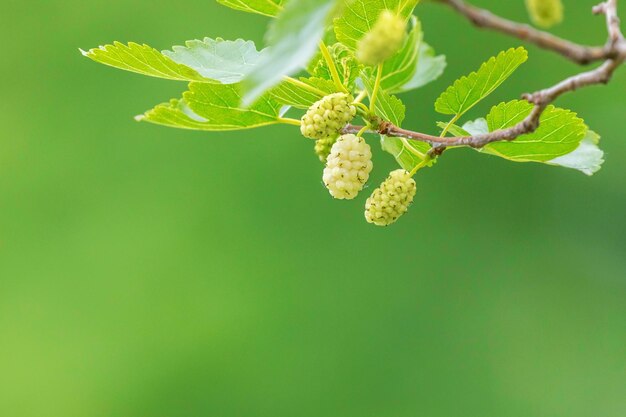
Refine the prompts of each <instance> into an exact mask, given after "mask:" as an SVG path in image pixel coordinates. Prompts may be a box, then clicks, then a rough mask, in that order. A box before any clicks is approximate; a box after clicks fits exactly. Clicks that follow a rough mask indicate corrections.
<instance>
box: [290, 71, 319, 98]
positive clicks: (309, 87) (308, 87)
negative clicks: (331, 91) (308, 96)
mask: <svg viewBox="0 0 626 417" xmlns="http://www.w3.org/2000/svg"><path fill="white" fill-rule="evenodd" d="M284 80H285V81H287V82H288V83H291V84H294V85H297V86H298V87H301V88H303V89H305V90H308V91H310V92H311V93H313V94H315V95H318V96H320V98H322V97H325V96H326V95H328V93H327V92H325V91H322V90H320V89H319V88H316V87H313V86H312V85H309V84H307V83H305V82H302V81H300V80H297V79H295V78H292V77H287V76H285V77H284Z"/></svg>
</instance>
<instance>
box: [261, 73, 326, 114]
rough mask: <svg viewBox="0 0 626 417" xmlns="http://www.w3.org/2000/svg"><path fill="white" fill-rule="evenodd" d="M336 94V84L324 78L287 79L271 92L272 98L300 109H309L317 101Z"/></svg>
mask: <svg viewBox="0 0 626 417" xmlns="http://www.w3.org/2000/svg"><path fill="white" fill-rule="evenodd" d="M315 90H319V91H315ZM335 92H336V87H335V83H333V82H332V81H330V80H325V79H322V78H300V79H299V80H295V79H293V78H286V79H285V80H284V81H283V82H282V83H280V84H278V85H277V86H276V87H274V88H273V89H271V90H270V94H271V95H272V97H274V99H275V100H277V101H278V102H279V103H282V104H285V105H288V106H292V107H296V108H298V109H308V108H309V107H311V105H312V104H313V103H315V102H316V101H319V100H321V99H322V98H323V97H324V96H327V95H329V94H332V93H335Z"/></svg>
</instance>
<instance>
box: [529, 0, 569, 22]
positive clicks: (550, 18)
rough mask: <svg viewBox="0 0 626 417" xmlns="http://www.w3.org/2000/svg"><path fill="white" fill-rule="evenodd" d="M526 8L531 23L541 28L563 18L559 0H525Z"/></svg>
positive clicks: (561, 4) (561, 5)
mask: <svg viewBox="0 0 626 417" xmlns="http://www.w3.org/2000/svg"><path fill="white" fill-rule="evenodd" d="M526 8H527V9H528V13H529V14H530V18H531V19H532V21H533V23H535V24H536V25H537V26H541V27H543V28H549V27H552V26H554V25H556V24H558V23H561V21H562V20H563V3H562V2H561V0H526Z"/></svg>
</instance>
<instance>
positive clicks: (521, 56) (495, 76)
mask: <svg viewBox="0 0 626 417" xmlns="http://www.w3.org/2000/svg"><path fill="white" fill-rule="evenodd" d="M527 59H528V52H527V51H526V49H524V48H522V47H520V48H517V49H513V48H511V49H509V50H508V51H506V52H500V53H499V54H498V56H496V57H492V58H490V59H489V60H488V61H487V62H485V63H484V64H482V65H481V67H480V69H479V70H478V71H476V72H472V73H471V74H470V75H468V76H466V77H462V78H460V79H458V80H456V81H455V82H454V84H453V85H452V86H450V87H448V89H447V90H446V91H445V92H444V93H443V94H441V96H439V98H438V99H437V101H436V102H435V109H436V110H437V111H438V112H439V113H442V114H451V115H456V116H457V117H460V116H461V115H463V114H464V113H465V112H467V111H468V110H469V109H471V108H472V107H474V106H475V105H476V104H477V103H478V102H480V101H481V100H482V99H484V98H485V97H487V96H488V95H489V94H491V93H492V92H493V91H494V90H495V89H496V88H498V87H499V86H500V85H501V84H502V83H503V82H504V81H505V80H506V79H507V78H509V77H510V76H511V74H513V72H514V71H515V70H516V69H517V68H518V67H519V66H520V65H522V64H523V63H524V62H526V60H527Z"/></svg>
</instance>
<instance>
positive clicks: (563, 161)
mask: <svg viewBox="0 0 626 417" xmlns="http://www.w3.org/2000/svg"><path fill="white" fill-rule="evenodd" d="M599 142H600V135H598V134H597V133H596V132H594V131H593V130H588V131H587V135H586V136H585V138H584V139H583V140H582V141H581V142H580V145H579V146H578V148H576V149H575V150H574V151H573V152H570V153H568V154H567V155H563V156H559V157H558V158H555V159H552V160H551V161H548V162H546V163H547V164H549V165H555V166H561V167H565V168H572V169H576V170H578V171H580V172H582V173H583V174H585V175H589V176H591V175H593V174H595V173H596V172H598V171H599V170H600V169H601V168H602V164H603V163H604V152H603V151H602V149H600V148H599V147H598V143H599Z"/></svg>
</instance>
